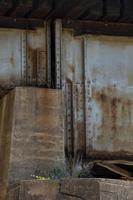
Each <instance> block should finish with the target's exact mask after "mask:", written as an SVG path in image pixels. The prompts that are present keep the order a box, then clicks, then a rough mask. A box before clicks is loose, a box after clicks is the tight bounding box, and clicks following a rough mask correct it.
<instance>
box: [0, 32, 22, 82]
mask: <svg viewBox="0 0 133 200" xmlns="http://www.w3.org/2000/svg"><path fill="white" fill-rule="evenodd" d="M21 33H22V32H21V31H19V30H10V31H9V30H8V29H0V43H1V48H0V84H1V85H10V86H11V85H17V84H20V80H21V43H20V41H21Z"/></svg>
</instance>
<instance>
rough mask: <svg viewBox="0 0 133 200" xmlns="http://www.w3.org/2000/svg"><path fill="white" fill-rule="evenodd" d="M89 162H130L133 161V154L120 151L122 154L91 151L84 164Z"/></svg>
mask: <svg viewBox="0 0 133 200" xmlns="http://www.w3.org/2000/svg"><path fill="white" fill-rule="evenodd" d="M88 160H89V161H90V160H129V161H133V154H132V153H128V152H124V151H120V152H107V151H90V152H87V156H86V157H85V158H84V162H88Z"/></svg>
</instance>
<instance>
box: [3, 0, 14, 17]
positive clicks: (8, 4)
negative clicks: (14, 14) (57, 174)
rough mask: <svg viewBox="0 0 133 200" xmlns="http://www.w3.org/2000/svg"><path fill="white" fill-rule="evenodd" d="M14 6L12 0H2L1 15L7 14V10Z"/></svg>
mask: <svg viewBox="0 0 133 200" xmlns="http://www.w3.org/2000/svg"><path fill="white" fill-rule="evenodd" d="M12 6H13V3H12V0H1V1H0V16H2V15H5V14H6V12H7V11H8V10H9V9H11V8H12Z"/></svg>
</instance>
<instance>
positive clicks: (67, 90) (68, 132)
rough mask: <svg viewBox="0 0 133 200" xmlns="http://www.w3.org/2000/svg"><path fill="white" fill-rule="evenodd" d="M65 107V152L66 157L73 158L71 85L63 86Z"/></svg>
mask: <svg viewBox="0 0 133 200" xmlns="http://www.w3.org/2000/svg"><path fill="white" fill-rule="evenodd" d="M65 102H66V103H65V106H66V151H67V154H68V155H67V156H68V157H69V158H70V157H71V156H73V153H74V152H73V151H74V150H73V140H74V138H73V110H72V108H73V105H72V104H73V103H72V83H66V84H65Z"/></svg>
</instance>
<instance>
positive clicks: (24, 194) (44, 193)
mask: <svg viewBox="0 0 133 200" xmlns="http://www.w3.org/2000/svg"><path fill="white" fill-rule="evenodd" d="M59 188H60V184H59V182H58V181H23V182H21V184H20V185H18V186H16V185H15V186H14V187H12V188H10V189H9V192H8V196H7V199H8V200H18V199H21V200H56V198H57V195H58V193H59ZM18 197H19V198H18Z"/></svg>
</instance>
